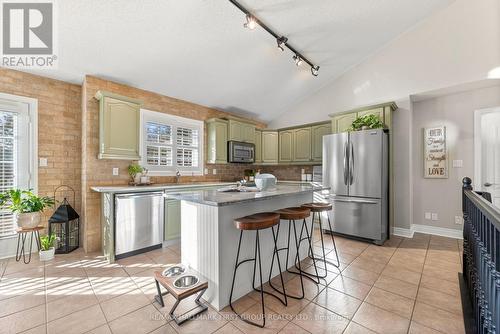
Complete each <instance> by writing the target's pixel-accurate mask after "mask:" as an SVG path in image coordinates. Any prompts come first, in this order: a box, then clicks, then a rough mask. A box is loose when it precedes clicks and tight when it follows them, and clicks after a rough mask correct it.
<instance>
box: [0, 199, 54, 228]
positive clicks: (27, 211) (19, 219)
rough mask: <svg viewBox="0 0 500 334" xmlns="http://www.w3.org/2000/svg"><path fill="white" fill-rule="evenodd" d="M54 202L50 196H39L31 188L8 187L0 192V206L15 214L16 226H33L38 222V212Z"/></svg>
mask: <svg viewBox="0 0 500 334" xmlns="http://www.w3.org/2000/svg"><path fill="white" fill-rule="evenodd" d="M54 203H55V201H54V199H53V198H52V197H46V196H45V197H40V196H37V195H35V194H34V193H33V192H32V191H31V190H21V189H10V190H8V191H6V192H5V193H2V194H0V207H4V208H6V209H8V210H10V211H11V212H12V213H14V214H15V216H16V223H17V226H18V227H21V228H22V227H25V228H26V227H28V228H29V227H35V226H38V225H39V224H40V212H42V211H43V210H44V209H45V208H48V207H51V206H53V205H54Z"/></svg>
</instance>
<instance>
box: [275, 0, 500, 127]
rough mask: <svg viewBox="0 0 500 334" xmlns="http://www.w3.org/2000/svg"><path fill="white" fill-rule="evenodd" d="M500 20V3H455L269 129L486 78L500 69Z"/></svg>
mask: <svg viewBox="0 0 500 334" xmlns="http://www.w3.org/2000/svg"><path fill="white" fill-rule="evenodd" d="M499 16H500V1H498V0H456V2H454V3H452V4H451V5H450V6H448V7H446V8H444V9H442V10H441V11H438V12H436V13H435V14H434V15H432V16H430V17H429V18H427V19H426V20H424V21H423V22H421V23H420V24H419V25H417V26H416V27H414V28H413V29H411V30H410V31H408V32H406V33H404V34H403V35H401V36H400V37H399V38H398V39H396V40H394V41H393V42H391V43H390V44H389V45H387V46H386V47H384V48H382V49H381V50H380V51H379V52H378V53H376V54H375V55H373V56H372V57H370V58H368V59H367V60H366V61H365V62H363V63H362V64H360V65H358V66H356V67H354V68H352V69H351V70H349V71H348V72H346V73H345V74H344V75H343V76H341V77H340V78H338V79H337V80H334V81H333V82H332V83H330V84H329V85H327V86H325V87H324V88H322V89H321V90H320V91H318V92H317V93H316V94H314V95H313V96H311V97H309V98H307V99H306V100H304V101H302V102H301V103H299V104H298V105H296V106H295V107H294V108H292V109H290V110H288V111H286V112H285V113H284V114H283V115H281V116H280V117H278V118H277V119H275V120H274V121H272V122H271V123H270V124H269V126H270V127H271V128H279V127H285V126H290V125H297V124H303V123H311V122H314V121H322V120H325V119H327V118H328V114H330V113H333V112H341V111H344V110H349V109H353V108H355V107H359V106H365V105H371V104H375V103H380V102H387V101H396V100H401V99H407V98H408V97H409V96H410V95H412V94H417V93H421V92H426V91H432V90H436V89H439V88H444V87H450V86H455V85H459V84H463V83H468V82H474V81H478V80H482V79H486V78H488V73H489V72H490V71H491V70H493V69H495V68H497V67H499V66H500V19H499ZM386 19H390V18H386ZM320 75H321V74H320Z"/></svg>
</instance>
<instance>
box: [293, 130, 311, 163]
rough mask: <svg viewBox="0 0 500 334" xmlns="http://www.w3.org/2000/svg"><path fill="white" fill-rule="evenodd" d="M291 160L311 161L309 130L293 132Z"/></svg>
mask: <svg viewBox="0 0 500 334" xmlns="http://www.w3.org/2000/svg"><path fill="white" fill-rule="evenodd" d="M292 151H293V158H292V160H293V161H294V162H309V161H311V128H310V127H307V128H299V129H295V130H293V150H292Z"/></svg>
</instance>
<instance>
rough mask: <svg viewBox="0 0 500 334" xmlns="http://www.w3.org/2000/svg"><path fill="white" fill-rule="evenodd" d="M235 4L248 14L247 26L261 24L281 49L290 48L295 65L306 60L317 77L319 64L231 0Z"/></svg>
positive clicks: (255, 26) (250, 27)
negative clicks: (315, 63)
mask: <svg viewBox="0 0 500 334" xmlns="http://www.w3.org/2000/svg"><path fill="white" fill-rule="evenodd" d="M229 2H231V3H232V4H233V5H235V6H236V7H237V8H238V9H239V10H240V11H242V12H243V13H244V14H245V15H246V22H245V23H244V24H243V26H244V27H245V28H248V29H250V30H254V29H255V28H257V26H258V25H259V26H261V27H262V29H264V30H265V31H267V32H268V33H269V34H270V35H271V36H273V37H274V38H276V43H277V44H278V48H279V49H280V50H281V51H285V48H287V49H288V50H290V51H291V52H292V53H293V57H292V58H293V60H294V62H295V65H297V66H300V65H302V64H303V63H304V62H305V63H306V64H307V65H309V66H310V67H311V74H312V75H313V76H315V77H317V76H318V72H319V66H318V65H314V64H313V62H311V61H310V60H309V59H307V58H306V57H304V56H303V55H302V54H301V53H300V52H299V51H297V50H295V48H294V47H293V46H291V45H290V44H288V38H286V37H285V36H282V35H278V34H277V33H275V32H274V31H272V30H271V28H269V27H268V26H267V25H266V24H264V23H263V22H262V21H261V20H259V19H257V17H255V16H254V15H253V14H252V13H250V11H248V9H246V8H245V7H243V6H242V5H241V4H240V3H239V2H238V1H237V0H229Z"/></svg>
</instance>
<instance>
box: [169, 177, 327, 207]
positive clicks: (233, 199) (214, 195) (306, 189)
mask: <svg viewBox="0 0 500 334" xmlns="http://www.w3.org/2000/svg"><path fill="white" fill-rule="evenodd" d="M326 189H327V188H324V187H322V186H319V185H312V184H311V183H310V182H309V183H295V184H294V183H293V182H291V183H278V184H277V185H276V189H275V190H269V191H257V192H254V191H250V192H220V191H217V189H200V190H184V191H178V192H170V193H167V198H172V199H177V200H183V201H188V202H194V203H201V204H206V205H210V206H225V205H231V204H237V203H242V202H249V201H258V200H264V199H271V198H274V197H281V196H292V195H296V194H303V193H312V192H316V191H322V190H326Z"/></svg>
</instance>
